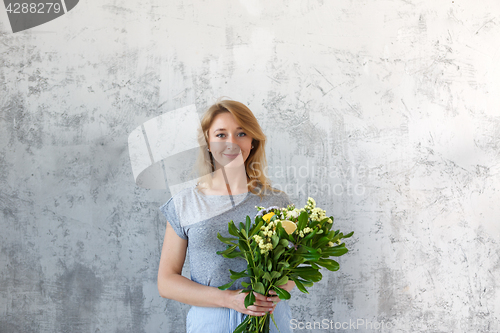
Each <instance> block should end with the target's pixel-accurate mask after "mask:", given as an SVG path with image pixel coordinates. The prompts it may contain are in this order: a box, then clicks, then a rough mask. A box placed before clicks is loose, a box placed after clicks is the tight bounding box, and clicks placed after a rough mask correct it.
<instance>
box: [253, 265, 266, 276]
mask: <svg viewBox="0 0 500 333" xmlns="http://www.w3.org/2000/svg"><path fill="white" fill-rule="evenodd" d="M253 272H254V276H255V277H256V278H257V279H259V278H260V277H261V276H263V275H264V270H263V269H262V268H260V267H259V266H255V267H254V268H253Z"/></svg>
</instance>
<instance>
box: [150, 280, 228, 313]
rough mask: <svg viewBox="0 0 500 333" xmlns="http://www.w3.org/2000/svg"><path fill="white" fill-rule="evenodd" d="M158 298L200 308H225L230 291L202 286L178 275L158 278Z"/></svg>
mask: <svg viewBox="0 0 500 333" xmlns="http://www.w3.org/2000/svg"><path fill="white" fill-rule="evenodd" d="M158 291H159V292H160V296H161V297H164V298H168V299H173V300H176V301H178V302H181V303H185V304H189V305H194V306H201V307H227V304H228V297H229V294H230V293H231V291H229V290H220V289H219V288H216V287H210V286H204V285H202V284H199V283H197V282H194V281H192V280H190V279H188V278H186V277H185V276H182V275H179V274H169V275H166V276H163V277H158Z"/></svg>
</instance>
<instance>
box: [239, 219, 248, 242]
mask: <svg viewBox="0 0 500 333" xmlns="http://www.w3.org/2000/svg"><path fill="white" fill-rule="evenodd" d="M240 233H241V235H242V236H243V238H244V239H248V234H247V232H246V226H245V224H243V222H240Z"/></svg>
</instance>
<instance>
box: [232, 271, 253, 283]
mask: <svg viewBox="0 0 500 333" xmlns="http://www.w3.org/2000/svg"><path fill="white" fill-rule="evenodd" d="M229 272H230V273H231V279H233V280H237V279H241V278H242V277H250V276H249V275H248V274H247V272H246V269H245V270H243V271H241V272H235V271H233V270H231V269H230V270H229Z"/></svg>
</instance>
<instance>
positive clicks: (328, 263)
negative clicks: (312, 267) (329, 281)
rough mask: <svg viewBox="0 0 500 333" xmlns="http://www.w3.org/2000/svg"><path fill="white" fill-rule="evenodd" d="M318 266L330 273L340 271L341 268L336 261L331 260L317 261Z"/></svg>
mask: <svg viewBox="0 0 500 333" xmlns="http://www.w3.org/2000/svg"><path fill="white" fill-rule="evenodd" d="M317 263H318V265H320V266H323V267H325V268H326V269H328V270H329V271H332V272H335V271H338V270H339V268H340V265H339V263H338V262H336V261H335V260H330V259H319V260H318V261H317Z"/></svg>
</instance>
